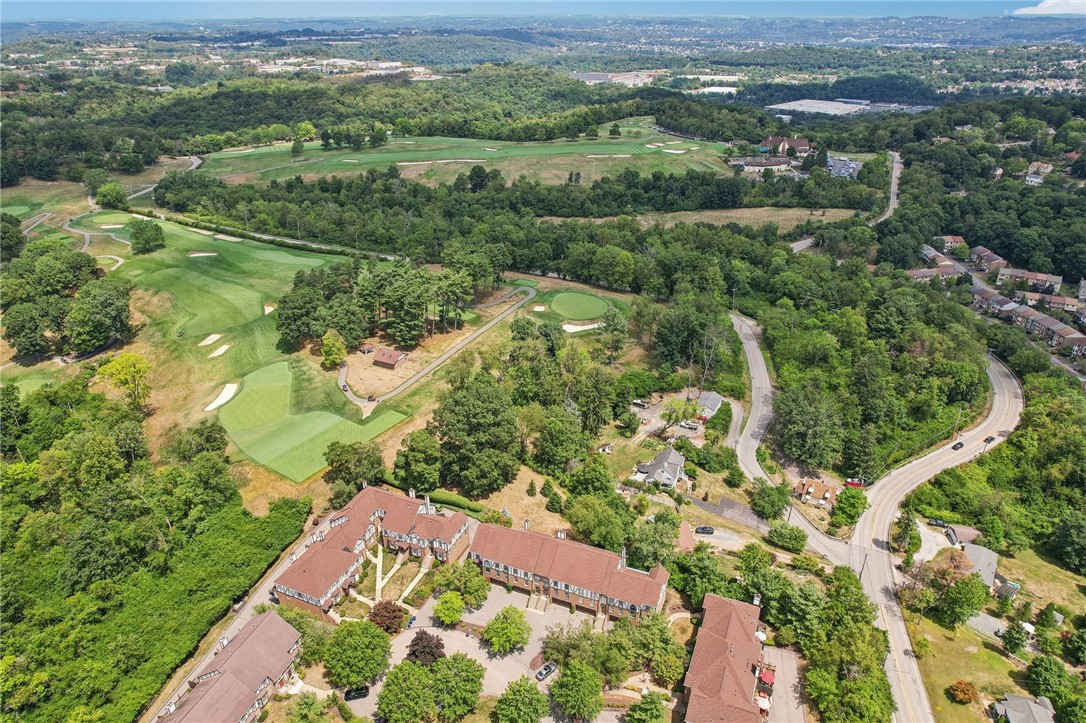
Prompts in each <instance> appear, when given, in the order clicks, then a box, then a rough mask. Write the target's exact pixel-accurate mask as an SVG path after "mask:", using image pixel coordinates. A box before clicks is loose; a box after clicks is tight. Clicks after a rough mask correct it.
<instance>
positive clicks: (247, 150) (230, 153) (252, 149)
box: [223, 148, 256, 156]
mask: <svg viewBox="0 0 1086 723" xmlns="http://www.w3.org/2000/svg"><path fill="white" fill-rule="evenodd" d="M255 150H256V149H255V148H246V149H245V150H244V151H223V155H224V156H226V155H229V156H232V155H234V154H235V153H252V152H253V151H255Z"/></svg>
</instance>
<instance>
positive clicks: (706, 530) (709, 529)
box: [694, 525, 716, 535]
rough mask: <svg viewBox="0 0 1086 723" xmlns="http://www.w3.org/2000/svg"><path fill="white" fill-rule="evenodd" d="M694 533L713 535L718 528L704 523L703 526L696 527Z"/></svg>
mask: <svg viewBox="0 0 1086 723" xmlns="http://www.w3.org/2000/svg"><path fill="white" fill-rule="evenodd" d="M694 533H695V534H697V535H712V534H715V533H716V530H715V529H713V528H712V527H709V526H708V525H702V526H701V527H695V528H694Z"/></svg>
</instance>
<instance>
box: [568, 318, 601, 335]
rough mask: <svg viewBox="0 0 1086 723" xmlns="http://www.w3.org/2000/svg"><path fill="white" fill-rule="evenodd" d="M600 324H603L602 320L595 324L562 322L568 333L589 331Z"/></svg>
mask: <svg viewBox="0 0 1086 723" xmlns="http://www.w3.org/2000/svg"><path fill="white" fill-rule="evenodd" d="M600 326H603V322H602V321H597V322H596V323H595V324H562V329H563V330H565V332H566V333H567V334H576V333H577V332H578V331H588V330H589V329H595V328H597V327H600Z"/></svg>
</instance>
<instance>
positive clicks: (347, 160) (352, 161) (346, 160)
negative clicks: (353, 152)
mask: <svg viewBox="0 0 1086 723" xmlns="http://www.w3.org/2000/svg"><path fill="white" fill-rule="evenodd" d="M343 162H344V163H358V159H357V158H344V159H343Z"/></svg>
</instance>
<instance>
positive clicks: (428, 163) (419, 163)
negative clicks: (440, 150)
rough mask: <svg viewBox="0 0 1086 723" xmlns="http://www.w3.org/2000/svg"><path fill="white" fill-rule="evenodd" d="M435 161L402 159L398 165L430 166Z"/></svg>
mask: <svg viewBox="0 0 1086 723" xmlns="http://www.w3.org/2000/svg"><path fill="white" fill-rule="evenodd" d="M431 163H433V161H400V162H399V163H397V164H396V165H397V166H428V165H430V164H431Z"/></svg>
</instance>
